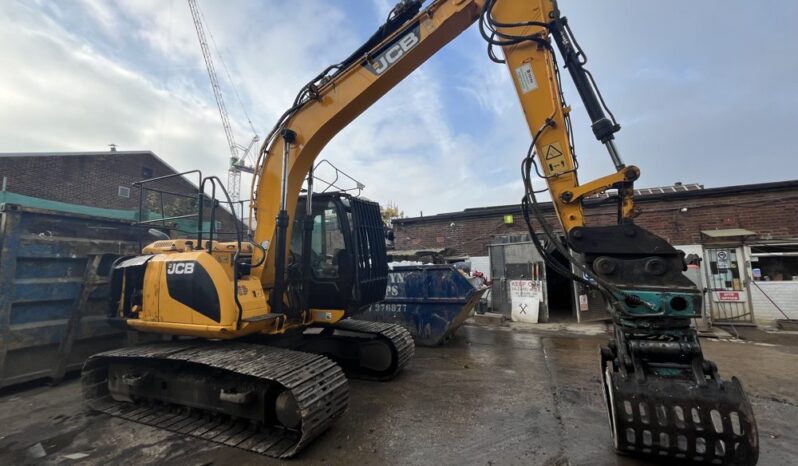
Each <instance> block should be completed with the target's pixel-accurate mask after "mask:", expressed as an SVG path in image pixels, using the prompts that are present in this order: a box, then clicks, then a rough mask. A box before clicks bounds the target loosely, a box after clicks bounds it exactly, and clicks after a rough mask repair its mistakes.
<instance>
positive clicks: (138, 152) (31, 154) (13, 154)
mask: <svg viewBox="0 0 798 466" xmlns="http://www.w3.org/2000/svg"><path fill="white" fill-rule="evenodd" d="M97 155H149V156H150V157H152V158H154V159H155V160H157V161H158V162H160V163H161V164H163V165H164V166H165V167H166V168H168V169H169V170H170V171H172V172H173V173H180V172H179V171H177V169H175V167H173V166H171V165H170V164H169V163H168V162H167V161H166V160H164V159H162V158H161V157H159V156H158V155H157V154H156V153H155V152H153V151H151V150H106V151H91V152H0V158H12V157H92V156H97ZM183 179H185V180H186V181H187V182H189V183H191V184H192V185H196V183H194V182H193V181H191V180H190V179H188V178H186V177H185V176H184V177H183Z"/></svg>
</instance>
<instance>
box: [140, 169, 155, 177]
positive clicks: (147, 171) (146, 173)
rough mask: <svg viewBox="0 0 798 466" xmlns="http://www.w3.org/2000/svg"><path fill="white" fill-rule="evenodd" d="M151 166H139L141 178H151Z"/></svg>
mask: <svg viewBox="0 0 798 466" xmlns="http://www.w3.org/2000/svg"><path fill="white" fill-rule="evenodd" d="M152 173H153V172H152V168H150V167H141V179H143V180H148V179H150V178H152Z"/></svg>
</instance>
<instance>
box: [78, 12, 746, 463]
mask: <svg viewBox="0 0 798 466" xmlns="http://www.w3.org/2000/svg"><path fill="white" fill-rule="evenodd" d="M421 4H422V1H421V0H402V1H400V2H399V3H398V4H397V5H396V6H395V7H394V9H393V10H392V11H391V13H390V16H389V17H388V19H387V21H386V22H385V23H384V24H383V25H382V26H380V27H379V29H378V30H377V32H376V33H374V35H373V36H372V37H371V38H369V39H368V40H367V41H366V42H365V43H364V44H363V45H362V46H361V47H360V48H358V49H357V50H356V51H354V52H353V53H352V54H351V55H350V56H349V57H348V58H346V59H345V60H343V61H342V62H340V63H336V64H334V65H331V66H329V67H327V68H326V69H324V70H323V71H322V72H321V73H320V74H319V75H318V76H316V77H315V78H314V79H313V80H312V81H311V82H309V83H308V84H306V85H305V86H304V87H302V89H301V90H300V92H299V93H298V95H297V96H296V99H295V100H294V102H293V104H292V105H291V107H290V108H289V109H288V110H286V111H285V113H284V114H283V115H282V116H281V117H280V118H279V120H278V122H277V124H276V125H275V126H274V128H273V129H272V130H271V132H270V133H269V135H268V136H267V137H266V138H265V140H264V143H263V146H262V148H261V151H260V157H259V160H258V164H257V167H256V172H255V175H256V176H255V179H254V182H253V188H252V198H253V202H252V211H253V214H254V216H255V217H256V219H257V226H256V228H255V229H254V240H252V241H245V240H244V239H243V235H242V234H241V232H240V231H238V232H237V235H236V238H235V240H234V241H219V240H218V237H217V239H214V233H215V232H214V230H213V228H212V227H211V229H210V231H203V230H204V229H203V227H202V225H203V216H204V215H205V214H206V212H207V211H209V212H210V216H211V222H210V224H211V225H212V226H213V225H214V223H215V222H214V221H213V220H214V215H215V211H216V208H217V206H218V204H219V202H220V201H219V200H218V199H216V192H217V187H218V188H219V189H218V192H219V193H220V196H222V197H223V199H222V201H224V200H225V199H224V198H225V196H226V193H225V192H224V188H223V187H221V184H220V183H219V180H218V179H216V178H213V177H209V178H205V179H202V178H201V176H200V193H203V192H206V191H207V189H206V188H208V189H210V190H211V191H212V193H213V194H211V195H209V196H208V200H209V201H210V206H209V205H204V206H203V205H202V203H203V202H208V200H204V199H206V198H205V197H204V196H203V195H200V196H199V197H198V200H199V203H200V205H199V214H198V216H199V222H198V233H197V236H196V238H191V239H174V240H172V239H160V240H158V241H155V242H153V243H152V244H150V245H148V246H147V247H145V248H144V250H143V254H142V255H140V256H137V257H128V258H122V259H120V260H119V261H117V263H116V264H115V266H114V269H113V274H112V280H111V294H112V300H111V301H112V302H111V308H110V309H111V310H110V313H111V319H112V320H114V321H115V322H120V323H122V324H124V325H125V326H127V327H129V328H133V329H136V330H140V331H145V332H160V333H164V334H168V335H172V336H175V338H173V339H172V340H171V341H168V342H161V343H157V344H146V345H142V346H134V347H129V348H122V349H118V350H114V351H110V352H106V353H102V354H98V355H95V356H93V357H91V358H90V359H89V360H88V361H87V362H86V364H85V366H84V369H83V374H82V383H83V389H84V396H85V398H86V399H87V400H88V402H89V403H90V406H91V407H92V408H94V409H96V410H100V411H103V412H105V413H108V414H111V415H115V416H120V417H123V418H125V419H129V420H132V421H137V422H141V423H145V424H150V425H153V426H157V427H160V428H163V429H168V430H170V431H173V432H179V433H183V434H186V435H193V436H196V437H200V438H204V439H207V440H211V441H215V442H218V443H222V444H226V445H230V446H235V447H238V448H243V449H247V450H251V451H255V452H258V453H262V454H266V455H270V456H275V457H289V456H292V455H294V454H295V453H297V452H298V451H299V450H300V449H301V448H302V447H304V446H305V445H307V444H308V443H309V442H310V441H311V440H313V438H315V437H316V436H318V435H319V434H321V433H322V432H323V431H324V430H325V429H326V428H327V427H328V426H329V425H330V424H331V423H332V422H333V421H334V420H335V419H336V418H337V417H338V416H340V415H341V414H342V413H343V411H344V410H345V409H346V406H347V402H348V396H349V392H348V385H347V381H346V376H345V373H346V375H349V376H353V377H365V378H371V379H378V380H387V379H390V378H392V377H393V376H394V375H395V374H397V373H398V372H399V371H401V369H402V368H403V367H404V366H405V365H406V364H407V363H408V361H409V360H410V358H411V357H412V355H413V343H412V339H411V338H410V336H409V334H408V332H406V331H405V330H404V329H402V328H401V327H398V326H396V325H392V324H382V323H371V322H359V321H356V320H352V319H348V317H351V316H354V315H356V314H357V313H358V312H360V311H361V310H362V309H364V308H365V307H366V306H368V305H369V304H371V303H374V302H376V301H379V300H381V299H383V296H384V292H385V287H386V277H387V265H386V257H385V244H384V237H383V226H382V222H381V219H380V215H379V206H378V205H377V204H375V203H373V202H370V201H367V200H364V199H360V198H356V197H352V196H348V195H346V194H343V193H337V194H329V193H327V194H314V193H313V185H312V183H313V174H312V167H313V162H314V159H315V158H316V157H317V155H318V154H319V152H320V151H321V150H322V149H323V148H324V146H325V145H326V144H327V143H328V142H329V140H330V139H331V138H332V137H333V136H335V135H336V134H337V133H338V132H339V131H340V130H341V129H342V128H344V127H345V126H346V125H347V124H349V123H350V122H351V121H352V120H354V119H355V118H356V117H357V116H358V115H359V114H360V113H362V112H363V111H364V110H365V109H367V108H368V107H369V106H370V105H372V104H373V103H374V102H376V101H377V100H378V99H380V98H381V97H382V96H383V95H384V94H385V93H386V92H388V91H389V90H390V89H391V88H392V87H393V86H395V85H396V84H397V83H399V82H400V81H401V80H402V79H404V78H405V77H406V76H408V75H409V74H410V73H411V72H412V71H413V70H415V69H416V68H417V67H419V66H420V65H421V64H422V63H423V62H424V61H425V60H426V59H428V58H429V57H431V56H432V55H434V54H435V53H436V52H437V51H438V50H440V49H441V48H442V47H443V46H444V45H446V44H447V43H449V42H450V41H451V40H453V39H454V38H455V37H457V36H458V35H459V34H460V33H462V32H463V31H464V30H466V29H467V28H469V27H470V26H471V25H472V24H474V23H478V27H479V30H480V32H481V34H482V36H483V37H484V38H485V40H486V41H487V44H488V54H489V56H490V58H491V59H492V60H493V61H495V62H499V63H504V64H506V66H507V69H508V71H509V73H510V75H511V77H512V81H513V83H514V85H515V89H516V91H517V94H518V98H519V100H520V103H521V106H522V107H523V111H524V116H525V118H526V120H527V124H528V126H529V130H530V133H531V139H532V141H531V144H530V147H529V151H528V153H527V154H526V155H525V156H524V157H523V160H522V164H521V168H522V176H523V180H524V185H525V191H526V192H525V194H524V196H523V200H522V204H521V206H522V211H523V213H524V218H525V220H526V223H527V226H528V227H529V230H530V232H531V233H532V235H531V237H532V239H533V241H534V242H535V244H536V246H537V248H538V249H539V251H540V253H541V255H542V256H543V257H544V258H546V259H547V260H550V263H551V266H552V267H553V268H554V269H555V270H556V271H557V272H558V273H560V274H562V275H564V276H566V277H569V278H571V279H572V280H576V281H579V282H581V283H583V284H585V285H587V286H590V287H593V288H595V289H597V290H598V291H599V292H600V293H601V294H602V295H603V296H604V297H605V298H606V302H607V307H608V309H609V311H610V315H611V316H612V324H613V328H614V337H613V338H612V340H611V341H610V343H609V345H608V346H607V347H605V348H602V349H601V354H600V361H601V373H602V380H603V391H604V393H605V396H606V402H607V411H608V417H609V421H610V427H611V431H612V438H613V441H614V447H615V449H616V450H617V451H618V452H619V453H623V454H630V455H642V456H650V457H657V458H661V457H665V458H674V459H676V460H680V461H682V460H683V461H703V462H708V463H713V464H746V465H749V464H755V463H756V461H757V458H758V437H757V429H756V423H755V420H754V415H753V412H752V409H751V405H750V403H749V401H748V400H747V398H746V395H745V392H744V391H743V389H742V386H741V384H740V382H739V381H738V380H737V379H736V378H732V379H731V381H724V380H722V379H721V377H720V376H719V374H718V370H717V367H716V366H715V364H713V363H712V362H710V361H707V360H705V359H704V358H703V354H702V350H701V346H700V344H699V340H698V336H697V333H696V331H695V330H694V329H693V328H691V327H690V321H691V319H693V318H694V317H697V316H700V315H701V306H702V295H701V292H700V291H699V290H698V289H696V287H695V286H694V285H693V284H692V282H691V281H690V280H688V279H687V278H685V276H684V275H683V274H682V271H683V268H684V261H683V257H682V256H683V255H682V254H681V253H680V252H679V251H677V250H675V249H674V248H673V247H672V246H671V245H670V244H668V243H667V242H666V241H665V240H664V239H662V238H660V237H658V236H656V235H654V234H653V233H651V232H649V231H646V230H645V229H643V228H641V227H639V226H637V225H635V223H633V218H634V217H635V214H636V210H635V206H634V200H633V183H634V181H635V180H637V179H638V177H639V174H640V172H639V170H638V169H637V168H636V167H634V166H631V165H626V164H624V162H623V161H622V159H621V156H620V154H619V152H618V149H617V148H616V146H615V144H614V135H615V133H617V132H618V131H619V129H620V125H618V123H617V122H616V120H615V118H614V117H613V115H612V113H611V112H610V111H609V110H608V109H607V106H606V105H605V102H604V100H603V99H602V97H601V94H600V93H599V91H598V89H597V87H596V83H595V81H594V79H593V77H592V75H591V74H590V73H589V71H588V70H587V69H586V67H585V64H586V62H587V58H586V55H585V54H584V52H583V51H582V49H581V48H580V47H579V45H578V43H577V41H576V40H575V38H574V35H573V34H572V32H571V29H570V27H569V25H568V21H567V20H566V18H565V17H564V16H562V15H561V13H560V10H559V9H558V6H557V3H556V2H555V1H554V0H435V1H433V2H432V3H431V4H430V5H429V6H427V7H426V8H424V9H422V5H421ZM498 49H501V52H502V54H501V56H499V55H497V53H496V52H497V50H498ZM555 49H556V50H557V51H558V52H559V59H558V58H557V54H555ZM558 60H562V61H561V63H560V62H558ZM561 69H564V70H567V72H568V74H570V76H571V78H572V80H573V83H574V85H575V87H576V89H577V91H578V93H579V97H580V98H581V100H582V102H583V104H584V107H585V109H586V110H587V114H588V116H589V118H590V121H591V127H592V130H593V133H594V135H595V137H596V139H597V140H598V141H600V142H601V143H602V144H603V145H604V146H605V148H606V150H607V151H608V153H609V156H610V159H611V160H612V163H613V164H614V166H615V172H613V173H611V174H609V175H607V176H604V177H601V178H599V179H596V180H593V181H589V182H586V183H579V182H578V180H577V169H578V164H577V159H576V156H575V155H574V144H573V139H572V134H571V119H570V116H571V109H570V107H569V106H568V105H567V104H566V102H565V100H564V97H563V92H562V89H561V81H562V76H561ZM533 170H534V172H533ZM533 174H534V175H537V176H539V177H541V178H543V179H544V180H545V182H546V184H547V186H548V191H549V194H550V196H551V200H552V202H553V204H554V207H555V210H556V213H557V215H558V217H559V220H560V223H561V226H562V231H563V233H564V237H562V238H561V237H560V236H559V235H558V233H557V232H556V231H555V230H554V228H553V227H552V226H550V225H549V224H548V223H547V222H546V221H545V219H544V218H543V215H542V213H541V208H540V206H539V204H538V200H537V198H536V193H535V190H534V189H533V187H532V177H533ZM306 181H307V188H306V194H305V195H304V196H300V190H301V189H302V186H303V184H304V183H305V182H306ZM608 190H611V191H613V192H614V193H615V194H614V195H613V196H611V197H610V199H612V200H614V202H616V203H617V206H618V209H617V222H616V224H614V225H611V226H591V225H585V224H584V220H585V216H584V215H583V205H582V202H583V200H584V199H585V198H587V197H588V196H591V195H593V194H596V193H602V192H605V191H608ZM227 200H228V201H229V199H227ZM605 223H606V222H605ZM217 236H218V234H217ZM555 249H556V250H557V251H558V252H559V253H561V254H562V255H563V256H564V257H566V258H567V259H568V261H569V262H570V264H571V268H568V267H564V266H562V265H560V264H559V263H558V262H557V261H556V260H554V259H552V258H551V255H552V251H553V250H555ZM191 337H193V338H191ZM231 340H235V341H231Z"/></svg>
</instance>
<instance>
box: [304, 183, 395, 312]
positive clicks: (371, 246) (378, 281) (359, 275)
mask: <svg viewBox="0 0 798 466" xmlns="http://www.w3.org/2000/svg"><path fill="white" fill-rule="evenodd" d="M306 203H307V198H306V197H304V196H303V197H301V198H300V199H299V202H298V203H297V210H296V215H295V216H294V228H293V234H292V241H291V261H290V263H291V268H292V269H293V270H294V273H292V274H291V275H292V277H293V278H297V279H305V275H306V274H307V275H309V277H307V278H308V282H309V303H310V306H311V307H312V308H317V309H344V310H347V311H348V312H352V313H356V312H357V311H359V310H360V309H363V308H365V307H367V306H369V305H370V304H372V303H374V302H377V301H381V300H382V299H383V298H384V297H385V287H386V285H387V278H388V265H387V256H386V253H385V238H384V229H383V224H382V217H381V215H380V208H379V204H377V203H376V202H371V201H367V200H364V199H359V198H355V197H352V196H350V195H348V194H345V193H338V192H336V193H322V194H314V195H313V197H312V214H311V217H312V221H311V222H310V224H311V225H312V233H311V238H310V248H309V251H308V253H309V254H310V261H309V270H307V271H304V270H302V268H303V267H302V265H303V264H308V262H306V261H304V260H303V256H304V251H303V228H304V225H305V215H306V211H305V208H306Z"/></svg>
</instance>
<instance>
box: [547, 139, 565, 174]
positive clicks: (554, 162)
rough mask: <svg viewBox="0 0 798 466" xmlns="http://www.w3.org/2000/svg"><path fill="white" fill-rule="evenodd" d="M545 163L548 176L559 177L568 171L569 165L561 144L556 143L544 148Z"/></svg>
mask: <svg viewBox="0 0 798 466" xmlns="http://www.w3.org/2000/svg"><path fill="white" fill-rule="evenodd" d="M543 163H544V164H546V168H548V170H547V172H548V175H549V176H551V175H559V174H561V173H565V172H566V171H568V163H567V162H566V161H565V154H563V152H562V146H561V145H560V143H559V142H554V143H551V144H549V145H548V146H546V147H544V148H543Z"/></svg>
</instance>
